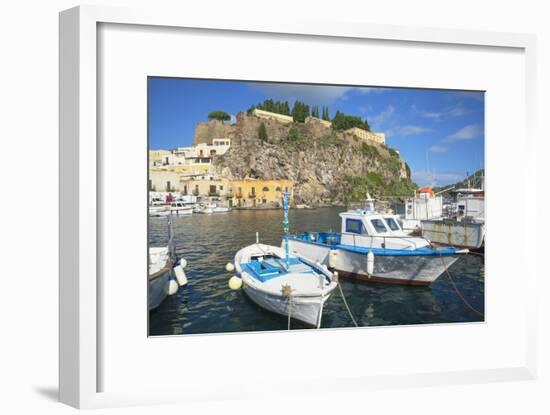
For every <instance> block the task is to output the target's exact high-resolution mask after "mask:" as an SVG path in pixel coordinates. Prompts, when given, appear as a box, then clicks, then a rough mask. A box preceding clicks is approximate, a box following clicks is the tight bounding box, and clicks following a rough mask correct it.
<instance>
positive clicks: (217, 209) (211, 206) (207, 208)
mask: <svg viewBox="0 0 550 415" xmlns="http://www.w3.org/2000/svg"><path fill="white" fill-rule="evenodd" d="M230 210H231V209H230V208H228V207H223V206H218V205H216V204H215V203H208V204H207V205H204V206H199V207H198V208H195V212H196V213H206V214H208V213H225V212H229V211H230Z"/></svg>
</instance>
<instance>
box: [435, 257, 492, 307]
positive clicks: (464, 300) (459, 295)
mask: <svg viewBox="0 0 550 415" xmlns="http://www.w3.org/2000/svg"><path fill="white" fill-rule="evenodd" d="M439 258H441V263H442V264H443V267H444V268H445V272H446V273H447V277H449V281H451V284H452V286H453V288H454V289H455V291H456V293H457V295H458V297H459V298H460V299H461V300H462V301H463V302H464V304H465V305H466V306H467V307H468V308H469V309H470V310H472V311H473V312H474V313H476V314H477V315H479V316H481V317H483V313H482V312H481V311H479V310H478V309H476V308H475V307H474V306H473V305H471V304H470V303H469V302H468V301H466V299H465V298H464V296H463V295H462V293H461V292H460V291H459V290H458V287H457V286H456V284H455V282H454V280H453V277H452V275H451V272H450V271H449V268H448V267H447V265H445V261H443V256H441V255H440V256H439Z"/></svg>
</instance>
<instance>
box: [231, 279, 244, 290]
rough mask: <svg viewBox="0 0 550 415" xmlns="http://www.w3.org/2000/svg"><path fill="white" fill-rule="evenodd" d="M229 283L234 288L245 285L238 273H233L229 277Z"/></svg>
mask: <svg viewBox="0 0 550 415" xmlns="http://www.w3.org/2000/svg"><path fill="white" fill-rule="evenodd" d="M228 285H229V288H231V289H232V290H238V289H240V288H241V287H242V286H243V280H242V279H241V278H239V277H237V276H236V275H233V276H232V277H231V278H229V281H228Z"/></svg>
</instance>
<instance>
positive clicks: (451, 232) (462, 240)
mask: <svg viewBox="0 0 550 415" xmlns="http://www.w3.org/2000/svg"><path fill="white" fill-rule="evenodd" d="M422 236H423V237H424V238H426V239H428V240H429V241H431V242H435V243H440V244H445V245H451V246H459V247H463V248H468V249H479V248H480V247H481V246H482V245H483V242H484V240H485V224H484V223H480V222H458V221H447V220H423V221H422Z"/></svg>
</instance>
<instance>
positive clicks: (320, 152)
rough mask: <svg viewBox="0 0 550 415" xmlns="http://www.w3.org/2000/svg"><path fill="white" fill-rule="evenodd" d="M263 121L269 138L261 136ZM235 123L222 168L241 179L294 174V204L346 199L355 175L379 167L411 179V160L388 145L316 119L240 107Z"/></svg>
mask: <svg viewBox="0 0 550 415" xmlns="http://www.w3.org/2000/svg"><path fill="white" fill-rule="evenodd" d="M262 123H263V124H264V125H265V128H266V132H267V139H266V140H261V139H260V138H259V133H258V131H259V129H260V125H261V124H262ZM233 127H234V128H233V129H232V132H231V138H232V142H231V148H230V149H229V150H228V151H227V152H226V153H225V155H223V156H217V157H215V158H214V168H215V170H216V172H217V173H218V174H220V175H223V176H225V177H229V178H235V179H245V178H259V179H290V180H292V181H293V182H294V200H293V202H294V204H307V205H311V206H329V205H343V204H344V203H345V202H346V200H347V199H346V193H349V189H348V181H347V180H346V178H349V177H358V176H365V175H367V174H369V173H371V174H372V173H375V175H376V177H379V178H380V179H381V180H382V181H400V180H402V179H405V180H407V179H409V177H408V171H407V168H406V167H405V166H406V164H405V162H404V161H403V160H401V159H400V158H399V157H398V156H397V155H396V154H395V153H393V154H392V153H391V152H390V151H389V149H388V148H387V147H385V146H383V145H379V144H373V143H365V142H364V141H362V140H360V139H359V138H358V137H355V136H353V135H350V134H346V133H342V132H335V131H333V130H332V129H331V128H330V127H327V126H325V125H323V124H322V123H320V122H315V121H314V120H312V121H310V122H307V123H303V124H302V123H293V124H290V125H285V124H282V123H279V122H277V121H272V120H265V119H264V120H262V119H259V118H257V117H255V116H252V115H247V114H245V113H240V114H239V115H238V116H237V124H236V125H234V126H233Z"/></svg>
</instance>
